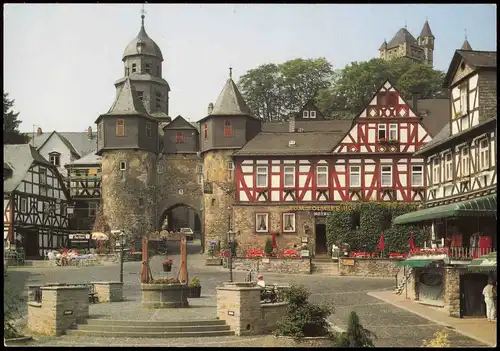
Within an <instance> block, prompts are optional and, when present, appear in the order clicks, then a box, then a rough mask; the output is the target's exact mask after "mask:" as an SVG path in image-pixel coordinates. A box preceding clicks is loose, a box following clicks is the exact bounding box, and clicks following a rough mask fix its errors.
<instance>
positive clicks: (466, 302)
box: [460, 273, 488, 317]
mask: <svg viewBox="0 0 500 351" xmlns="http://www.w3.org/2000/svg"><path fill="white" fill-rule="evenodd" d="M486 284H488V275H487V274H482V273H467V274H463V275H461V276H460V317H486V304H485V303H484V296H483V288H484V287H485V286H486Z"/></svg>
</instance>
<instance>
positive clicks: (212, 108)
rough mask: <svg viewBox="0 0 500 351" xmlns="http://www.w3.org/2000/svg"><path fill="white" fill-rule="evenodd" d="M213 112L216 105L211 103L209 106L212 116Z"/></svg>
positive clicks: (209, 112)
mask: <svg viewBox="0 0 500 351" xmlns="http://www.w3.org/2000/svg"><path fill="white" fill-rule="evenodd" d="M213 110H214V104H212V103H209V104H208V114H209V115H211V114H212V111H213Z"/></svg>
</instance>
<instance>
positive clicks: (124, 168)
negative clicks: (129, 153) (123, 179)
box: [120, 161, 127, 171]
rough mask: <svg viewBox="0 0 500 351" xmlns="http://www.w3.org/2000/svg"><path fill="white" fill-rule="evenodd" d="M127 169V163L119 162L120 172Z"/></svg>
mask: <svg viewBox="0 0 500 351" xmlns="http://www.w3.org/2000/svg"><path fill="white" fill-rule="evenodd" d="M126 169H127V162H125V161H120V171H125V170H126Z"/></svg>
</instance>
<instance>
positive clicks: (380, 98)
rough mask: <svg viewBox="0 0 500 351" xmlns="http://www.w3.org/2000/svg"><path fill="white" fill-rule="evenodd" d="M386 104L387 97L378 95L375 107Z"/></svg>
mask: <svg viewBox="0 0 500 351" xmlns="http://www.w3.org/2000/svg"><path fill="white" fill-rule="evenodd" d="M386 104H387V97H386V95H385V94H378V96H377V105H380V106H385V105H386Z"/></svg>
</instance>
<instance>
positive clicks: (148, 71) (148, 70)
mask: <svg viewBox="0 0 500 351" xmlns="http://www.w3.org/2000/svg"><path fill="white" fill-rule="evenodd" d="M146 73H147V74H151V65H150V64H149V63H146Z"/></svg>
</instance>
